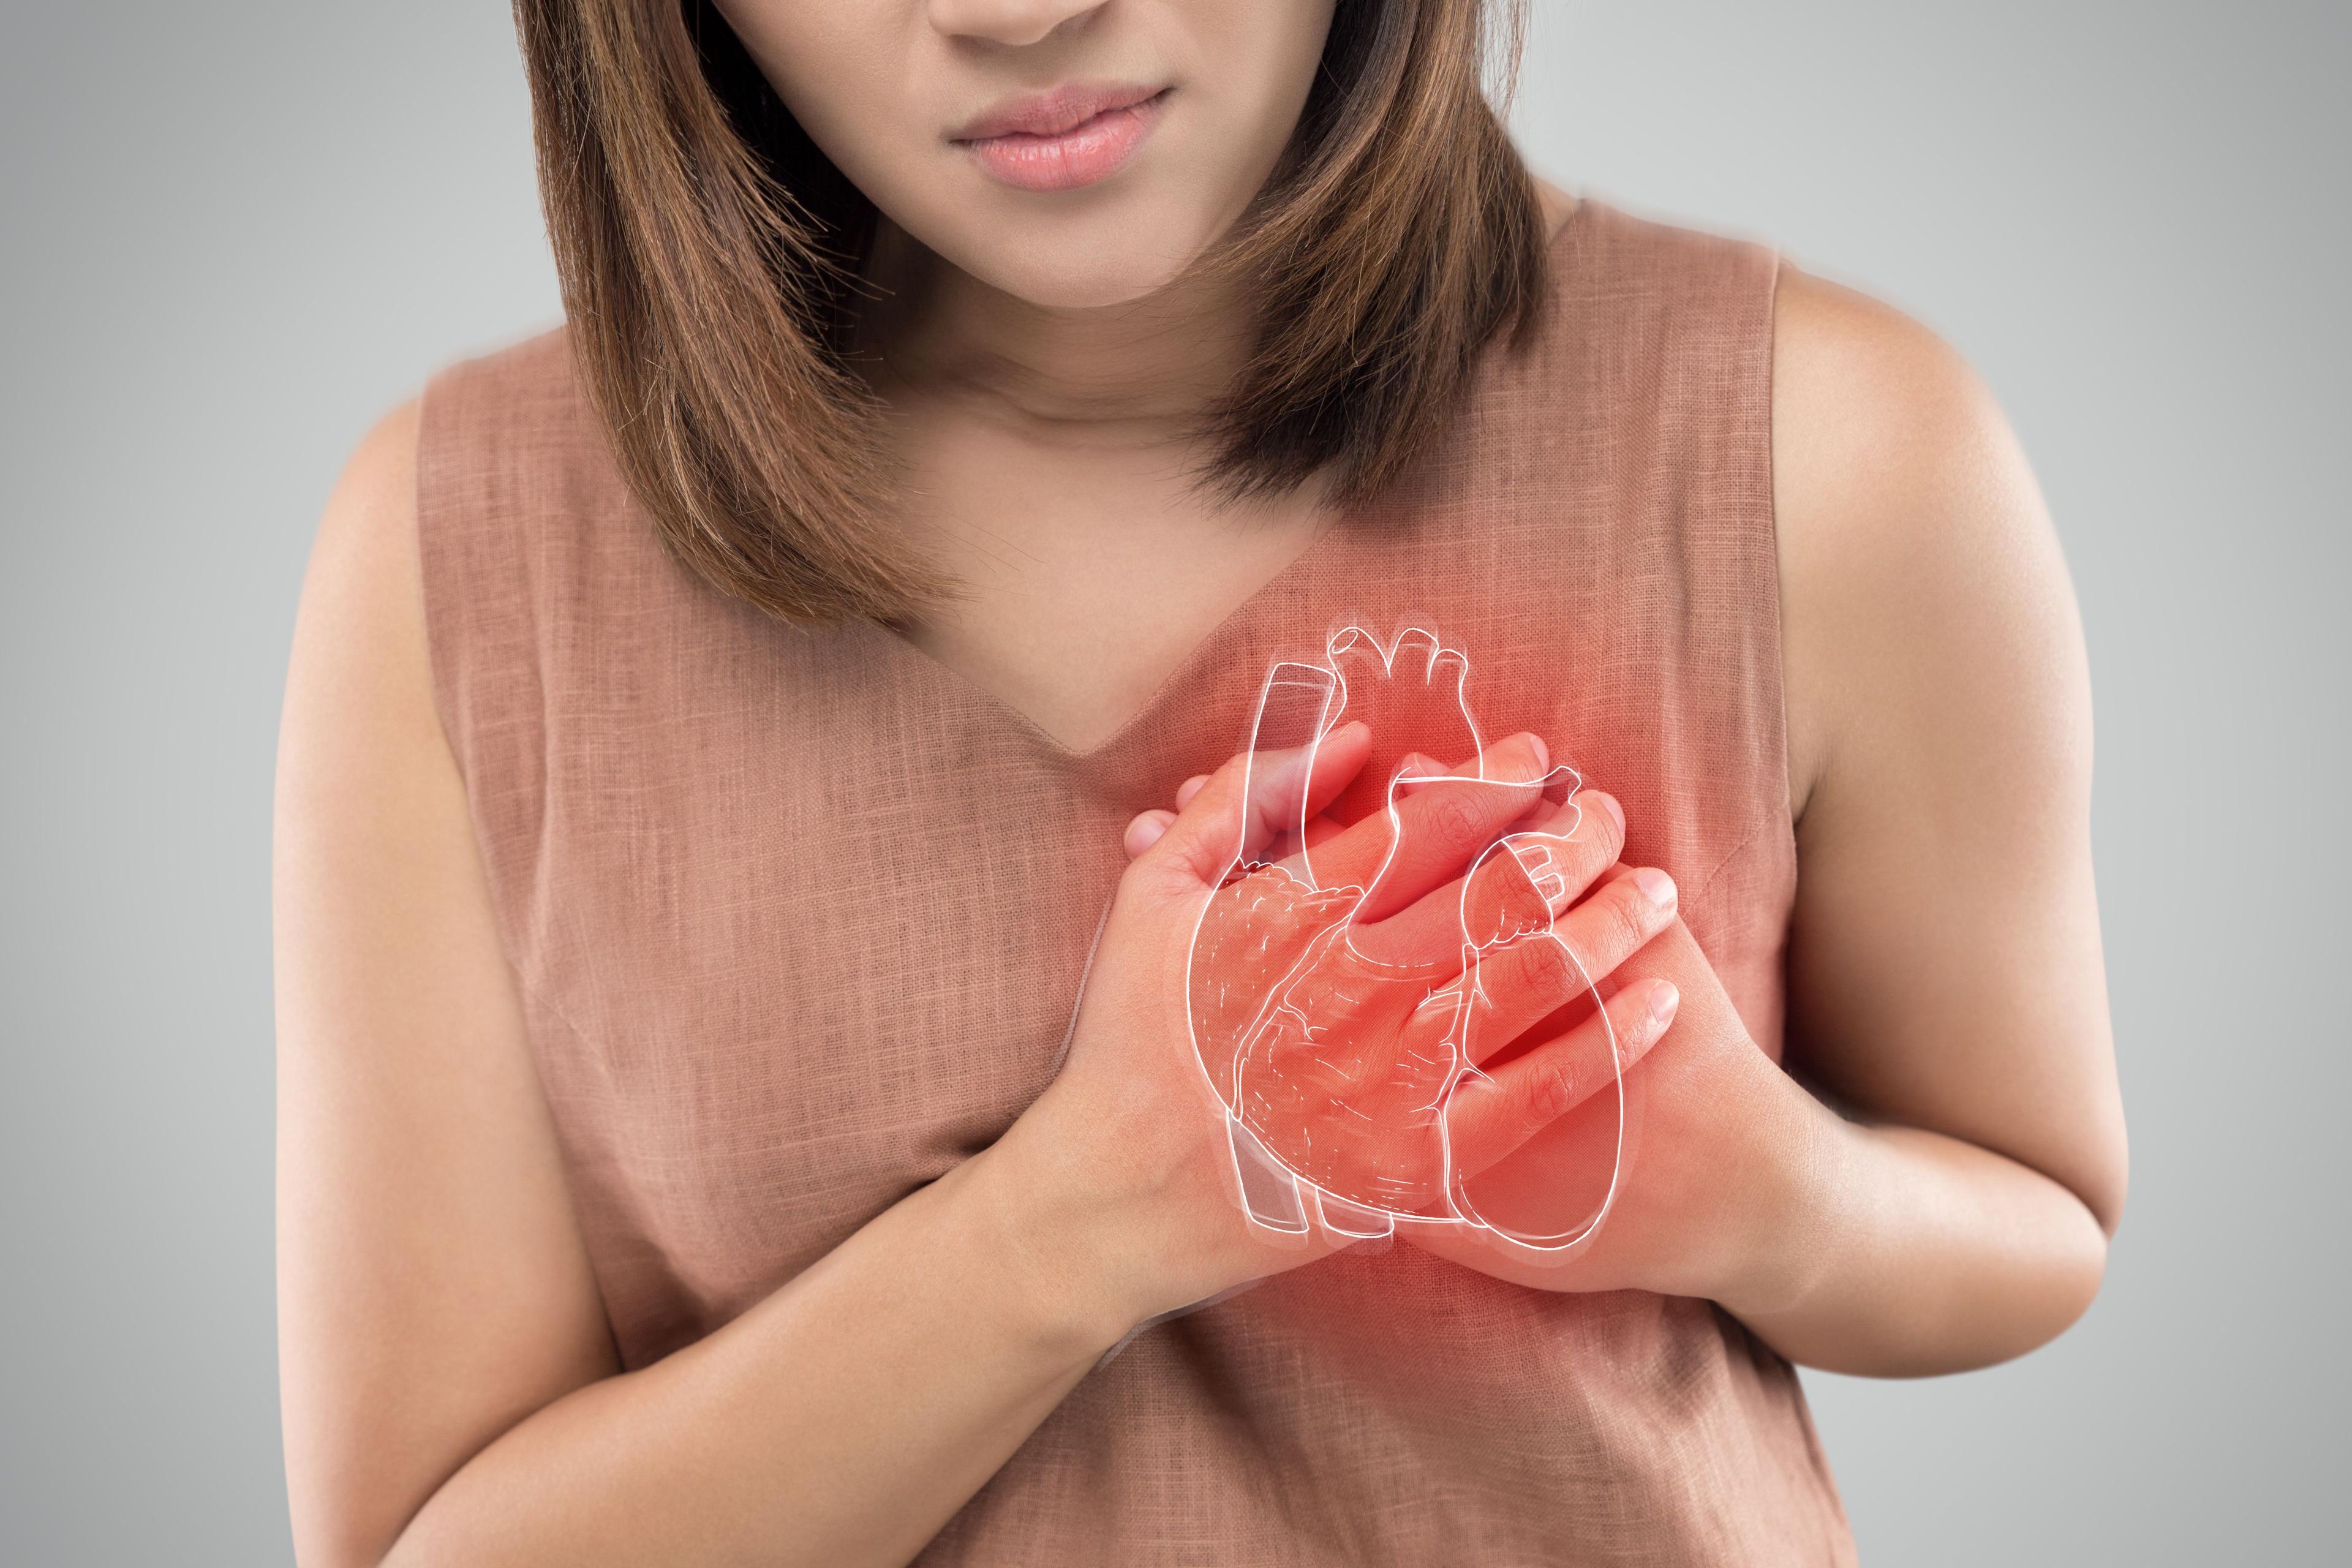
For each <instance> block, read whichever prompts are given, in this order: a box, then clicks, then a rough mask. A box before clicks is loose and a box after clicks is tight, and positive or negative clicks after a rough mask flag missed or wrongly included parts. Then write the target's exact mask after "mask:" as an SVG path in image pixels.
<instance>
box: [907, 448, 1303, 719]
mask: <svg viewBox="0 0 2352 1568" xmlns="http://www.w3.org/2000/svg"><path fill="white" fill-rule="evenodd" d="M907 448H908V449H907V460H908V468H909V472H910V479H909V483H908V508H907V519H906V522H907V526H908V529H909V530H910V531H911V532H912V533H913V535H914V536H915V538H916V539H917V541H918V542H919V546H920V548H921V549H922V550H923V551H924V552H925V553H926V554H927V555H928V556H929V557H930V558H931V559H934V560H937V561H940V562H941V563H944V564H945V566H946V567H947V569H948V570H949V571H950V573H951V574H953V575H954V576H955V578H956V580H957V582H958V584H959V586H960V588H961V595H960V596H959V597H958V598H957V599H955V600H954V601H953V602H951V603H949V604H946V605H940V606H939V607H938V608H937V609H936V610H935V611H933V612H931V613H929V614H928V615H926V616H924V617H923V618H922V619H921V620H920V621H919V622H918V623H917V624H915V625H914V626H909V627H907V628H905V633H906V636H907V637H908V641H909V642H910V643H911V644H912V645H913V646H914V647H917V648H919V650H920V651H922V652H923V653H925V654H926V655H928V656H929V657H930V658H932V659H934V660H936V661H937V662H938V663H940V665H942V666H944V667H946V668H949V669H950V670H951V671H953V672H955V674H956V675H957V676H958V677H959V678H960V679H962V680H964V681H966V682H969V683H970V684H971V685H972V686H974V687H977V688H979V689H982V690H984V691H986V692H988V693H990V694H991V695H992V696H993V697H995V698H996V699H998V700H1000V701H1002V702H1003V703H1004V705H1005V706H1006V707H1007V708H1009V709H1010V710H1013V711H1014V712H1017V713H1019V714H1020V715H1022V716H1023V717H1024V718H1025V719H1027V720H1028V721H1030V722H1031V723H1033V724H1034V725H1035V726H1036V727H1037V728H1038V729H1039V730H1041V731H1044V732H1045V734H1046V735H1048V736H1050V737H1051V738H1052V739H1053V740H1054V741H1055V742H1056V743H1057V744H1059V745H1060V746H1062V747H1063V748H1065V749H1066V750H1069V751H1073V752H1084V751H1088V750H1091V749H1093V748H1094V747H1096V746H1097V745H1099V744H1100V743H1101V742H1103V741H1104V740H1106V739H1107V738H1108V737H1109V736H1110V735H1112V734H1113V733H1115V732H1116V731H1118V729H1119V728H1120V727H1121V726H1122V725H1123V724H1124V723H1125V722H1126V721H1129V719H1131V718H1133V717H1134V716H1136V715H1137V714H1139V713H1140V712H1141V711H1142V710H1143V709H1144V707H1145V705H1146V704H1147V702H1148V701H1149V700H1150V698H1151V697H1152V695H1153V693H1154V692H1156V691H1157V690H1159V689H1160V687H1161V686H1162V685H1163V684H1164V683H1165V682H1166V680H1167V679H1168V678H1169V676H1170V675H1171V673H1172V672H1174V670H1175V669H1176V668H1177V667H1178V666H1179V665H1180V664H1181V663H1182V662H1183V661H1184V659H1185V658H1186V656H1187V655H1188V654H1189V653H1190V652H1191V651H1192V649H1194V648H1196V647H1199V646H1200V645H1201V644H1202V641H1203V640H1204V639H1205V638H1206V637H1208V635H1209V633H1210V632H1211V630H1212V629H1213V628H1214V627H1215V626H1218V625H1219V624H1221V623H1222V622H1223V621H1225V620H1226V619H1227V618H1228V617H1229V616H1232V615H1233V613H1234V611H1235V610H1236V609H1237V608H1238V607H1239V606H1240V605H1243V604H1244V603H1245V602H1246V601H1248V600H1249V599H1250V598H1251V597H1252V596H1253V595H1255V594H1256V593H1257V591H1258V590H1259V589H1260V588H1262V587H1263V586H1264V585H1265V584H1267V583H1268V582H1270V581H1271V580H1273V579H1274V578H1276V576H1278V575H1280V574H1282V572H1283V571H1284V569H1285V568H1286V566H1287V565H1288V564H1289V563H1291V562H1293V561H1295V560H1296V559H1297V558H1298V557H1299V556H1301V555H1303V554H1304V553H1305V552H1307V549H1308V548H1309V547H1310V546H1311V545H1312V544H1313V543H1314V542H1315V541H1316V540H1317V539H1318V537H1319V536H1320V535H1321V534H1322V533H1323V532H1324V531H1326V530H1327V529H1328V527H1329V526H1330V525H1331V524H1332V522H1333V521H1334V519H1335V513H1334V510H1333V509H1332V508H1331V507H1330V506H1329V505H1328V502H1327V501H1326V500H1325V499H1324V495H1323V489H1322V486H1321V484H1320V482H1319V481H1318V482H1310V483H1309V484H1307V485H1306V486H1303V487H1300V488H1298V489H1293V490H1291V491H1288V492H1286V493H1284V494H1281V495H1277V496H1273V497H1261V498H1256V499H1254V500H1246V501H1235V500H1225V499H1221V498H1220V497H1218V496H1217V495H1216V494H1215V493H1214V492H1213V490H1211V489H1207V488H1205V487H1202V486H1200V485H1198V484H1195V483H1194V482H1193V481H1192V473H1193V470H1194V469H1195V468H1196V467H1197V466H1198V465H1199V464H1200V463H1201V462H1202V461H1203V460H1204V458H1205V456H1206V454H1204V453H1202V452H1200V451H1197V450H1192V449H1190V448H1160V449H1153V448H1142V449H1137V448H1130V447H1118V446H1112V447H1102V448H1090V447H1083V446H1082V447H1066V446H1059V445H1055V444H1053V443H1050V442H1044V441H1040V440H1038V439H1036V438H1034V437H1025V436H1024V435H1023V434H1021V433H1018V432H1008V431H1004V430H998V429H988V428H984V427H979V426H975V425H974V424H973V422H971V421H945V420H938V419H934V420H930V421H928V422H925V423H923V424H921V425H919V426H918V428H917V431H916V433H915V434H914V435H911V436H910V437H908V443H907Z"/></svg>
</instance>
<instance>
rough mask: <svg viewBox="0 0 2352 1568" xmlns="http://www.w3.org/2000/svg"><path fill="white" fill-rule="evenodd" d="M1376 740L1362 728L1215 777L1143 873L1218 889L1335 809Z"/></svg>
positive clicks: (1254, 755) (1260, 757)
mask: <svg viewBox="0 0 2352 1568" xmlns="http://www.w3.org/2000/svg"><path fill="white" fill-rule="evenodd" d="M1371 737H1372V731H1371V729H1370V726H1369V725H1366V724H1364V723H1363V722H1361V721H1357V722H1354V723H1349V724H1342V725H1340V726H1339V728H1338V729H1336V730H1334V731H1331V732H1330V733H1329V734H1328V735H1325V736H1323V737H1322V738H1321V739H1320V740H1318V741H1310V742H1307V744H1306V745H1303V746H1293V747H1290V748H1289V749H1287V750H1284V751H1264V752H1242V753H1241V754H1239V755H1238V756H1235V757H1234V759H1233V760H1232V761H1230V762H1228V763H1225V765H1224V766H1223V767H1221V768H1219V769H1218V770H1217V771H1216V772H1215V773H1213V774H1211V775H1210V777H1209V782H1208V783H1207V784H1203V785H1202V786H1201V791H1200V793H1199V794H1198V795H1194V796H1193V797H1192V799H1191V800H1190V801H1188V802H1186V803H1185V805H1184V809H1183V810H1181V811H1180V812H1178V813H1177V814H1176V819H1175V820H1174V821H1173V822H1171V823H1170V824H1169V825H1168V828H1167V831H1166V832H1164V833H1162V834H1161V835H1160V840H1159V842H1158V843H1156V844H1154V845H1152V846H1151V847H1150V848H1149V849H1147V850H1145V851H1144V852H1143V853H1142V854H1141V855H1140V856H1139V857H1138V858H1136V862H1135V864H1136V867H1137V868H1139V869H1144V870H1147V871H1148V874H1150V875H1154V876H1166V877H1171V878H1173V879H1177V880H1178V881H1179V882H1180V883H1181V884H1182V885H1184V886H1186V887H1187V888H1188V889H1189V888H1213V887H1215V886H1217V884H1218V883H1220V882H1221V881H1223V879H1224V875H1225V873H1226V872H1227V871H1228V870H1231V869H1232V868H1233V867H1234V865H1235V864H1236V863H1237V862H1239V861H1242V860H1244V859H1251V858H1256V857H1257V856H1258V855H1260V854H1261V853H1263V852H1264V851H1265V848H1266V847H1267V846H1268V845H1270V844H1272V843H1273V842H1274V840H1275V839H1276V837H1278V836H1280V835H1281V834H1282V833H1284V832H1285V831H1286V830H1288V829H1290V828H1293V827H1296V826H1298V825H1299V823H1300V822H1301V821H1303V820H1304V819H1305V818H1307V817H1309V816H1314V815H1315V814H1316V813H1318V812H1319V811H1321V810H1322V809H1323V808H1324V807H1325V806H1326V805H1329V804H1330V803H1331V802H1332V800H1333V799H1335V798H1336V797H1337V796H1338V795H1339V792H1340V791H1341V790H1342V789H1344V788H1346V787H1347V784H1348V781H1349V780H1350V779H1352V778H1354V777H1355V776H1356V774H1357V773H1359V772H1360V771H1361V770H1362V768H1363V765H1364V761H1365V759H1366V758H1367V757H1369V756H1370V754H1371Z"/></svg>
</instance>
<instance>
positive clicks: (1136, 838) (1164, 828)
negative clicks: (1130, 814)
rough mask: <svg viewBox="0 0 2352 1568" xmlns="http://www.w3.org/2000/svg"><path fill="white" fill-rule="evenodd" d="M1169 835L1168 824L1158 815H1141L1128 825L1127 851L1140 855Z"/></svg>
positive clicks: (1130, 853)
mask: <svg viewBox="0 0 2352 1568" xmlns="http://www.w3.org/2000/svg"><path fill="white" fill-rule="evenodd" d="M1167 836H1168V824H1167V823H1166V822H1164V821H1162V820H1161V819H1160V818H1159V817H1157V816H1139V817H1137V818H1136V819H1135V820H1134V821H1133V822H1130V823H1129V824H1128V825H1127V852H1128V853H1129V855H1140V854H1142V853H1143V852H1144V851H1145V850H1147V849H1149V848H1150V847H1152V846H1153V845H1155V844H1157V843H1159V842H1160V840H1161V839H1162V838H1165V837H1167Z"/></svg>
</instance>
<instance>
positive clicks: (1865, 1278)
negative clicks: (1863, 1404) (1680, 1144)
mask: <svg viewBox="0 0 2352 1568" xmlns="http://www.w3.org/2000/svg"><path fill="white" fill-rule="evenodd" d="M1807 1099H1808V1100H1810V1099H1811V1097H1810V1096H1808V1097H1807ZM1805 1121H1806V1125H1805V1127H1804V1129H1803V1131H1801V1133H1800V1134H1799V1136H1801V1138H1802V1139H1803V1140H1804V1142H1805V1143H1806V1146H1807V1149H1806V1153H1805V1155H1804V1156H1803V1157H1802V1158H1801V1159H1800V1160H1797V1161H1795V1162H1794V1163H1792V1165H1791V1167H1790V1168H1791V1169H1794V1170H1797V1171H1801V1173H1802V1174H1801V1176H1800V1177H1799V1178H1798V1179H1796V1180H1794V1181H1792V1182H1791V1184H1790V1188H1789V1190H1788V1191H1787V1192H1786V1193H1785V1194H1783V1195H1782V1197H1781V1214H1780V1218H1779V1221H1778V1222H1777V1223H1776V1224H1774V1225H1773V1226H1770V1227H1769V1234H1770V1241H1769V1248H1768V1250H1769V1258H1768V1259H1767V1260H1766V1261H1764V1262H1763V1263H1761V1264H1759V1268H1757V1270H1756V1271H1755V1275H1754V1279H1753V1280H1752V1282H1751V1283H1750V1284H1748V1285H1747V1286H1744V1287H1742V1288H1741V1289H1739V1290H1737V1291H1735V1292H1733V1293H1732V1295H1731V1297H1730V1298H1729V1299H1727V1300H1724V1301H1723V1305H1724V1306H1725V1308H1726V1309H1727V1310H1729V1311H1731V1312H1732V1313H1733V1315H1735V1316H1736V1317H1738V1318H1739V1319H1740V1320H1741V1321H1743V1322H1745V1323H1746V1324H1747V1325H1748V1328H1749V1329H1750V1330H1752V1331H1754V1332H1755V1333H1756V1334H1757V1335H1758V1336H1759V1338H1761V1339H1762V1340H1764V1341H1765V1342H1767V1343H1768V1344H1769V1345H1771V1346H1772V1347H1773V1348H1774V1349H1775V1350H1778V1351H1779V1352H1780V1353H1781V1354H1783V1355H1785V1356H1787V1357H1788V1358H1789V1359H1790V1360H1791V1361H1794V1362H1798V1363H1802V1364H1804V1365H1807V1366H1814V1367H1820V1368H1822V1370H1824V1371H1827V1372H1839V1373H1853V1374H1855V1375H1859V1376H1868V1377H1916V1376H1928V1375H1933V1374H1936V1373H1949V1372H1962V1371H1967V1370H1969V1369H1970V1368H1974V1367H1980V1366H1989V1365H1991V1364H1992V1363H1997V1362H2000V1361H2006V1360H2008V1359H2010V1358H2011V1357H2012V1356H2018V1355H2022V1354H2024V1353H2025V1352H2027V1351H2030V1350H2032V1349H2035V1348H2036V1347H2038V1346H2040V1345H2042V1344H2044V1343H2046V1342H2049V1341H2050V1340H2052V1339H2053V1338H2055V1337H2056V1336H2057V1335H2058V1334H2059V1333H2061V1332H2062V1331H2064V1330H2065V1328H2066V1327H2067V1326H2068V1325H2069V1324H2071V1323H2072V1322H2074V1320H2075V1319H2076V1318H2078V1317H2080V1316H2081V1315H2082V1313H2083V1311H2084V1309H2085V1308H2087V1307H2088V1306H2089V1305H2090V1302H2091V1298H2092V1297H2093V1295H2095V1293H2096V1291H2097V1289H2098V1286H2099V1279H2100V1276H2101V1274H2102V1272H2103V1270H2104V1269H2105V1262H2106V1236H2105V1233H2104V1232H2103V1231H2102V1230H2101V1229H2100V1227H2099V1224H2098V1222H2097V1220H2096V1219H2095V1218H2094V1217H2093V1215H2092V1214H2091V1211H2090V1210H2089V1209H2088V1208H2087V1207H2086V1206H2085V1205H2084V1203H2083V1201H2082V1200H2081V1199H2080V1198H2078V1197H2076V1196H2075V1195H2074V1194H2073V1193H2072V1192H2069V1191H2068V1190H2067V1189H2066V1188H2065V1187H2063V1186H2062V1185H2060V1184H2058V1183H2057V1182H2054V1181H2053V1180H2051V1179H2050V1178H2049V1177H2047V1176H2044V1175H2042V1174H2041V1173H2039V1172H2036V1171H2033V1170H2032V1169H2030V1168H2028V1167H2027V1166H2025V1165H2022V1164H2020V1163H2017V1162H2016V1161H2014V1160H2011V1159H2008V1158H2006V1157H2004V1156H2002V1155H2000V1154H1996V1153H1993V1152H1990V1151H1989V1150H1986V1149H1982V1148H1979V1147H1978V1146H1977V1145H1975V1144H1972V1143H1968V1142H1962V1141H1961V1140H1959V1139H1957V1138H1951V1137H1947V1136H1945V1135H1943V1134H1941V1133H1937V1132H1928V1131H1921V1130H1919V1129H1916V1128H1910V1127H1898V1126H1867V1125H1863V1124H1859V1123H1855V1122H1851V1121H1844V1120H1843V1119H1842V1118H1840V1117H1838V1116H1837V1115H1836V1114H1835V1113H1834V1112H1832V1111H1831V1110H1829V1109H1828V1108H1826V1107H1824V1106H1822V1105H1820V1104H1819V1103H1818V1102H1813V1103H1812V1105H1811V1110H1810V1111H1809V1112H1808V1113H1807V1116H1806V1118H1805Z"/></svg>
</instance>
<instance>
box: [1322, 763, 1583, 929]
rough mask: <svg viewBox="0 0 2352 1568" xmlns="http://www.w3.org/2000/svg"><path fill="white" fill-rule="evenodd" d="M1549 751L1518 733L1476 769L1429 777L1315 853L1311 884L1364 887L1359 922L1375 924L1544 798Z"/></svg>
mask: <svg viewBox="0 0 2352 1568" xmlns="http://www.w3.org/2000/svg"><path fill="white" fill-rule="evenodd" d="M1549 765H1550V754H1549V752H1547V751H1546V750H1545V748H1544V743H1543V742H1542V741H1541V740H1540V739H1539V738H1538V737H1537V736H1534V735H1530V734H1525V733H1521V734H1517V735H1513V736H1511V737H1510V738H1509V739H1508V740H1505V741H1500V742H1496V744H1494V745H1492V746H1490V747H1488V748H1487V749H1486V752H1484V753H1483V754H1482V755H1481V756H1480V757H1479V759H1478V761H1477V764H1476V765H1475V767H1470V768H1465V769H1463V770H1459V771H1458V772H1457V773H1455V774H1453V775H1449V776H1447V777H1444V778H1441V779H1438V780H1435V781H1433V782H1432V783H1429V784H1424V785H1423V786H1422V787H1421V788H1420V789H1417V790H1415V791H1414V792H1413V793H1412V795H1411V796H1410V797H1408V798H1406V799H1402V800H1399V801H1397V802H1396V803H1395V811H1394V813H1393V816H1394V817H1395V822H1394V824H1393V826H1392V825H1391V820H1390V818H1391V813H1389V812H1385V811H1383V812H1375V813H1374V814H1373V815H1371V816H1368V817H1366V818H1364V819H1363V820H1362V821H1361V822H1359V823H1357V824H1355V825H1354V826H1351V827H1349V829H1348V830H1347V831H1346V832H1345V833H1342V834H1340V835H1339V837H1336V838H1334V839H1332V840H1331V841H1330V842H1329V843H1328V844H1326V845H1324V846H1323V847H1320V848H1318V849H1317V850H1316V851H1315V853H1314V854H1313V856H1312V857H1311V858H1310V860H1309V866H1310V868H1311V870H1312V872H1313V874H1314V880H1315V882H1316V885H1317V886H1318V887H1325V888H1337V887H1346V886H1349V885H1353V886H1357V887H1370V889H1371V891H1370V895H1369V896H1368V897H1367V898H1366V899H1365V900H1364V906H1363V908H1362V909H1361V910H1360V911H1359V912H1358V917H1357V918H1358V919H1360V920H1364V921H1376V920H1381V919H1382V918H1384V917H1386V916H1388V915H1391V914H1394V913H1395V912H1396V911H1397V910H1402V909H1403V908H1405V907H1406V906H1407V905H1409V904H1411V903H1412V901H1413V900H1415V899H1418V898H1420V897H1421V896H1422V895H1423V893H1426V892H1428V891H1429V890H1430V889H1432V888H1434V887H1437V886H1439V885H1440V884H1442V883H1444V882H1445V881H1446V880H1447V879H1450V878H1451V877H1453V876H1454V873H1456V872H1458V871H1460V870H1461V869H1462V868H1464V867H1465V866H1467V865H1468V864H1469V863H1470V862H1471V861H1472V860H1473V859H1475V858H1476V856H1477V855H1478V852H1479V851H1480V850H1482V849H1484V848H1486V846H1488V845H1489V844H1492V843H1493V842H1494V841H1495V839H1496V836H1497V835H1499V834H1500V833H1502V832H1503V830H1504V829H1505V828H1507V827H1508V826H1510V825H1511V824H1512V823H1513V822H1515V821H1517V819H1518V818H1519V817H1520V816H1522V815H1524V814H1525V813H1526V811H1527V809H1528V806H1529V805H1532V804H1533V803H1534V802H1535V801H1536V799H1537V798H1538V797H1539V796H1540V795H1542V793H1543V781H1544V777H1545V774H1546V771H1547V770H1548V768H1549ZM1391 850H1393V853H1391Z"/></svg>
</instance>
